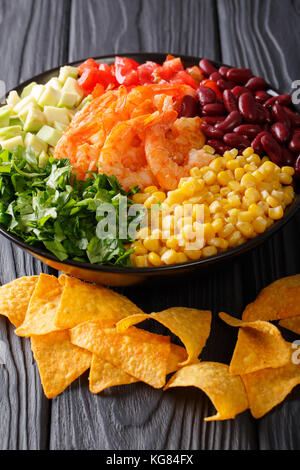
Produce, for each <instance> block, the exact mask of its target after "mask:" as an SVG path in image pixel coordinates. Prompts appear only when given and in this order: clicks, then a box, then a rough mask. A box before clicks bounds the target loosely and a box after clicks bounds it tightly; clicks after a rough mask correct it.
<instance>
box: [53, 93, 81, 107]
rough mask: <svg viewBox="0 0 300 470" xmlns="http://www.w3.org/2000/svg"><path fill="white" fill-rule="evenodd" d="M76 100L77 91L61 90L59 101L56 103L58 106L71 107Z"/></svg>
mask: <svg viewBox="0 0 300 470" xmlns="http://www.w3.org/2000/svg"><path fill="white" fill-rule="evenodd" d="M77 102H78V95H77V93H71V92H68V91H62V94H61V98H60V101H59V103H58V105H57V106H58V107H59V108H63V107H66V108H73V106H75V105H76V104H77Z"/></svg>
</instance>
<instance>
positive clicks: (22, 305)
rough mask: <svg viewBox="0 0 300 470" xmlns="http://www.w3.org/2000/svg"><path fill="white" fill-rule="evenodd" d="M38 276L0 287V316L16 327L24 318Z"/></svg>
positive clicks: (23, 278)
mask: <svg viewBox="0 0 300 470" xmlns="http://www.w3.org/2000/svg"><path fill="white" fill-rule="evenodd" d="M38 278H39V276H24V277H19V279H15V280H14V281H12V282H10V283H8V284H5V285H3V286H1V287H0V315H4V316H6V317H8V319H9V321H10V322H11V323H12V324H13V325H14V326H16V327H18V326H20V325H21V324H22V323H23V321H24V318H25V314H26V311H27V307H28V304H29V301H30V298H31V296H32V293H33V291H34V289H35V286H36V283H37V281H38Z"/></svg>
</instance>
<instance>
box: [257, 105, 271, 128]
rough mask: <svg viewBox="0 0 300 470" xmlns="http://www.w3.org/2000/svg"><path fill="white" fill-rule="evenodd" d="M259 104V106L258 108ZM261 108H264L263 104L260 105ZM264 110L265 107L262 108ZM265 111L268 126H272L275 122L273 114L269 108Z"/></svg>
mask: <svg viewBox="0 0 300 470" xmlns="http://www.w3.org/2000/svg"><path fill="white" fill-rule="evenodd" d="M258 104H259V103H257V106H258ZM259 105H260V106H262V105H261V104H259ZM262 108H263V106H262ZM264 110H265V120H266V124H272V122H273V118H272V114H271V111H270V110H269V109H267V108H264Z"/></svg>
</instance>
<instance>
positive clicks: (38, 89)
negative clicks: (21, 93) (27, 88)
mask: <svg viewBox="0 0 300 470" xmlns="http://www.w3.org/2000/svg"><path fill="white" fill-rule="evenodd" d="M44 89H45V86H44V85H34V86H33V87H32V90H31V92H30V96H32V97H33V98H34V99H35V101H36V102H38V100H39V99H40V97H41V94H42V93H43V91H44Z"/></svg>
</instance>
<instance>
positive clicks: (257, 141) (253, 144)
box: [251, 131, 270, 154]
mask: <svg viewBox="0 0 300 470" xmlns="http://www.w3.org/2000/svg"><path fill="white" fill-rule="evenodd" d="M264 135H270V133H269V132H267V131H262V132H260V133H259V134H257V136H256V137H255V139H253V140H252V142H251V147H252V148H253V149H254V151H255V152H256V153H259V154H262V153H263V152H264V149H263V146H262V144H261V138H262V137H263V136H264Z"/></svg>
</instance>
